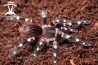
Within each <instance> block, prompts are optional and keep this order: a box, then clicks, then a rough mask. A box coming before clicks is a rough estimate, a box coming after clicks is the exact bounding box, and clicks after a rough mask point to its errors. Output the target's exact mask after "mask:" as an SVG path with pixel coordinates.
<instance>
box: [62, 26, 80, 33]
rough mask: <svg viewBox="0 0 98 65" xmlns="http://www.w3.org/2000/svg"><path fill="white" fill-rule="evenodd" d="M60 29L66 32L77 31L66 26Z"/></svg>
mask: <svg viewBox="0 0 98 65" xmlns="http://www.w3.org/2000/svg"><path fill="white" fill-rule="evenodd" d="M61 30H62V31H63V32H67V33H76V32H78V30H76V29H68V28H66V27H61Z"/></svg>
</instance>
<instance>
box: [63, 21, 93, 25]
mask: <svg viewBox="0 0 98 65" xmlns="http://www.w3.org/2000/svg"><path fill="white" fill-rule="evenodd" d="M90 23H91V21H90V20H80V21H74V22H66V23H65V24H64V25H68V26H77V25H88V24H90Z"/></svg>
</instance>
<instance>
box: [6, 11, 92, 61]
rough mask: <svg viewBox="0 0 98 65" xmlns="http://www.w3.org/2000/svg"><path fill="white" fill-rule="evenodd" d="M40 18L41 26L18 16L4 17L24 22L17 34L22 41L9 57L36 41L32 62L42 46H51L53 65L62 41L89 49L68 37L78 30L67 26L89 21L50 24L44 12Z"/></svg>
mask: <svg viewBox="0 0 98 65" xmlns="http://www.w3.org/2000/svg"><path fill="white" fill-rule="evenodd" d="M41 16H42V26H39V25H37V24H34V22H33V20H32V19H30V18H24V17H20V16H16V15H15V16H6V17H5V18H6V19H9V20H22V21H26V22H25V23H24V24H23V25H22V26H21V27H20V28H19V32H20V35H21V37H23V39H24V40H23V41H21V42H20V43H19V45H17V47H16V50H15V51H13V52H12V53H11V54H10V55H9V57H14V56H15V55H16V54H17V53H18V52H19V50H20V48H21V47H23V46H24V45H25V44H28V43H30V42H33V41H34V40H36V39H38V41H37V42H38V43H37V44H38V45H37V47H36V49H35V51H34V54H33V55H32V56H31V59H32V60H34V59H35V58H36V57H37V56H39V55H40V51H41V50H42V48H43V45H44V44H47V46H51V47H52V48H53V63H57V62H58V46H59V43H60V42H61V41H62V40H65V39H66V40H68V41H69V42H76V43H79V44H80V45H83V46H86V47H89V46H92V44H90V43H88V42H85V41H83V40H80V39H78V38H75V37H72V36H70V35H69V34H68V33H69V32H71V33H76V32H78V30H76V29H70V28H68V27H69V26H78V25H88V24H90V21H89V20H80V21H75V22H70V21H68V20H67V19H63V18H62V19H56V20H54V21H52V22H51V23H50V24H49V23H48V21H47V14H46V11H41Z"/></svg>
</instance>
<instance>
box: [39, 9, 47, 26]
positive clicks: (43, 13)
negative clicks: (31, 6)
mask: <svg viewBox="0 0 98 65" xmlns="http://www.w3.org/2000/svg"><path fill="white" fill-rule="evenodd" d="M40 14H41V16H42V19H43V25H47V19H46V18H47V17H46V16H47V15H46V14H47V13H46V11H45V10H42V11H41V13H40Z"/></svg>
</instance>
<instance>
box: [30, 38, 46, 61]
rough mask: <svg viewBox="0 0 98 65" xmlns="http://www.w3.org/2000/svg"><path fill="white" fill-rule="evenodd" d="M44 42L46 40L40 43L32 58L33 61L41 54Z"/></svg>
mask: <svg viewBox="0 0 98 65" xmlns="http://www.w3.org/2000/svg"><path fill="white" fill-rule="evenodd" d="M44 41H45V40H44V39H42V40H41V41H40V42H39V45H38V46H37V48H36V50H35V52H34V54H33V56H32V57H31V60H34V59H35V58H36V57H37V56H38V55H39V52H40V50H41V49H42V46H43V42H44Z"/></svg>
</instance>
